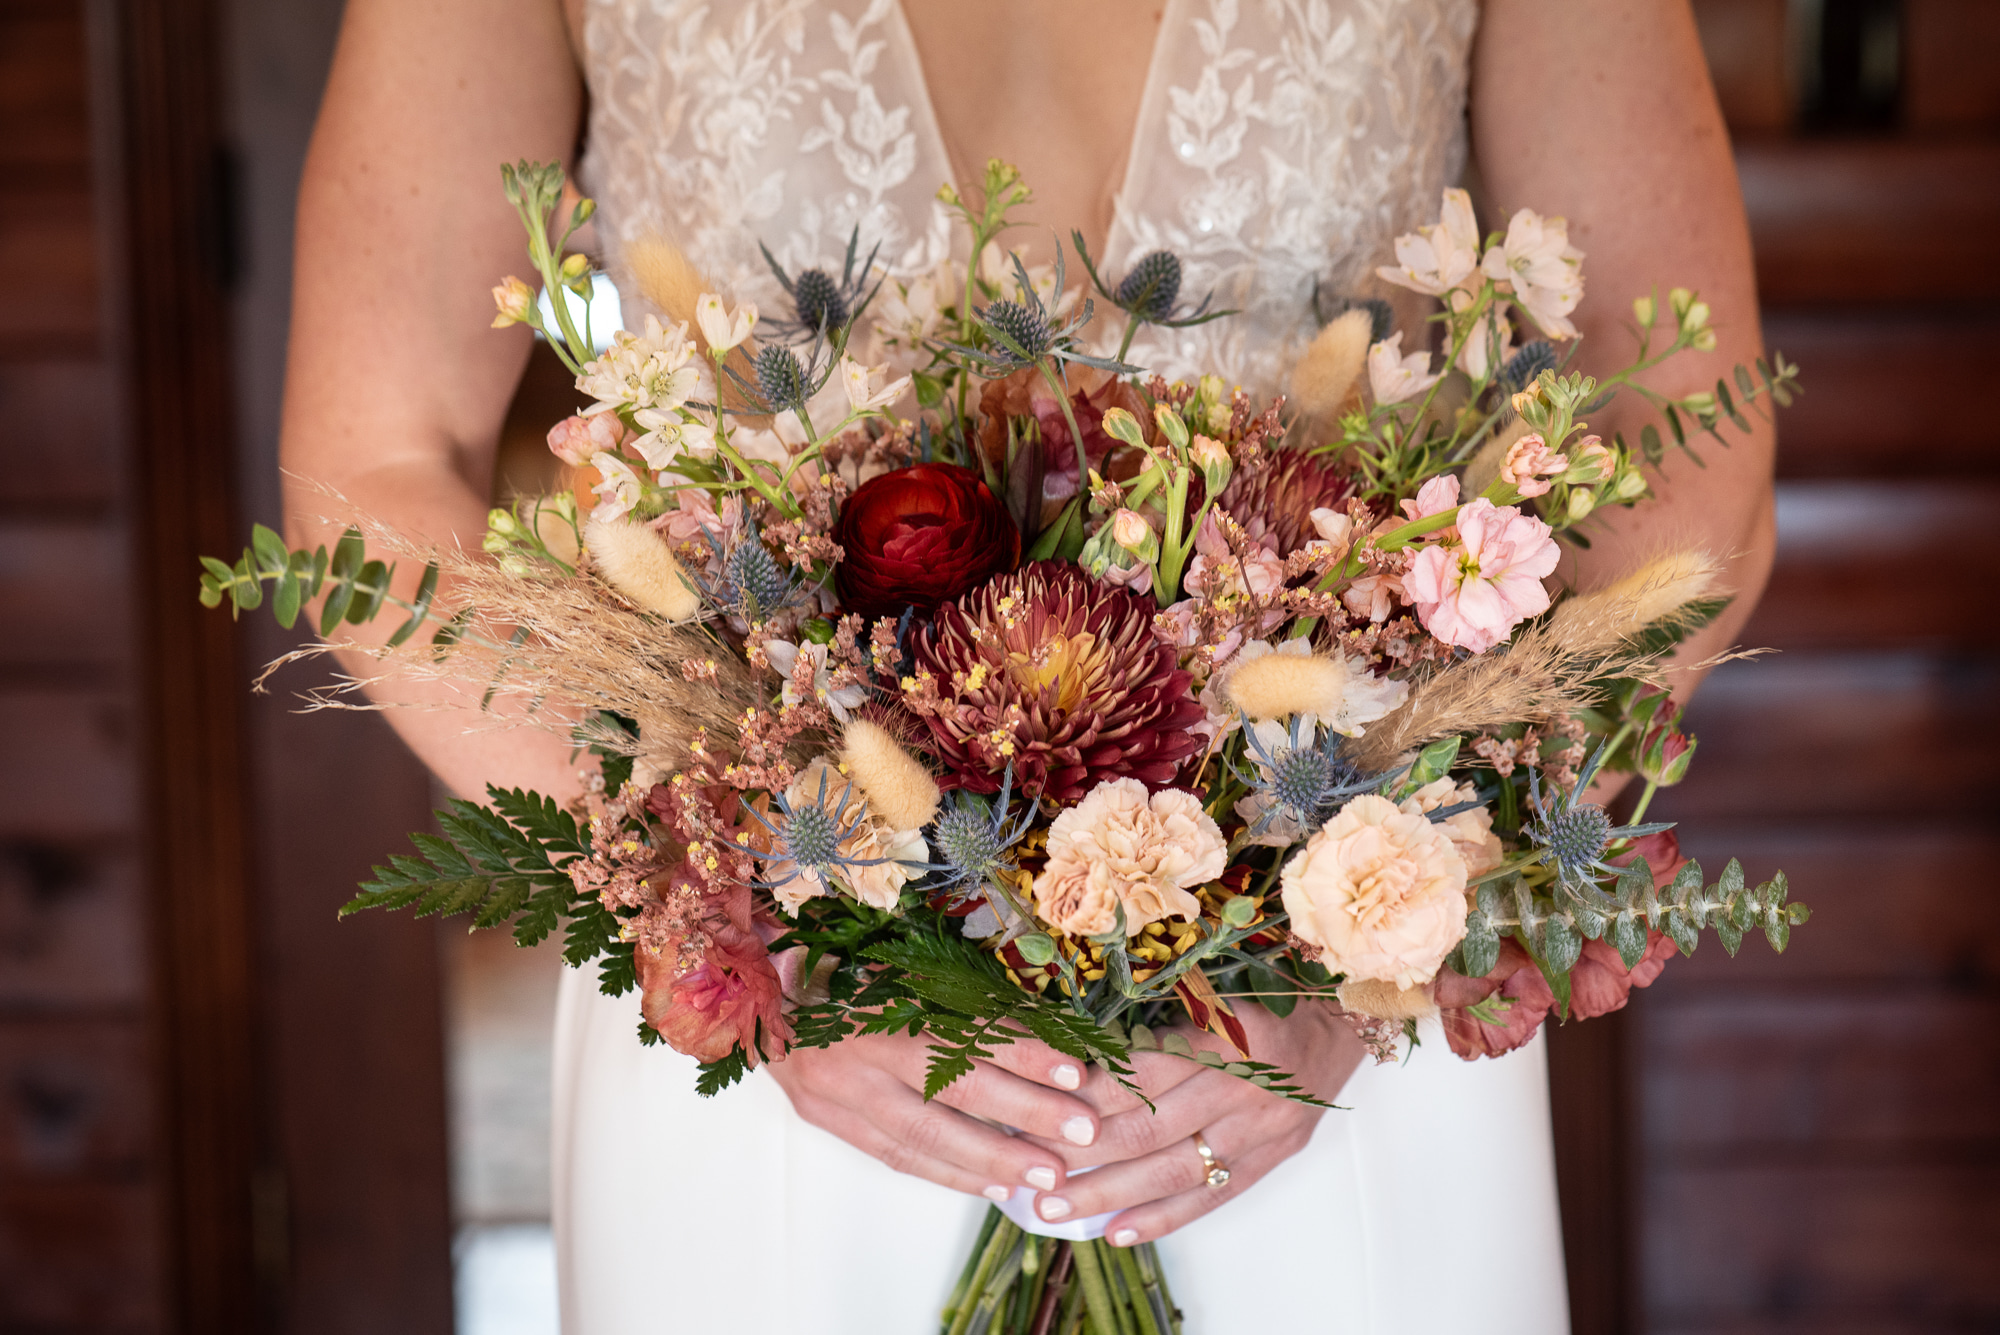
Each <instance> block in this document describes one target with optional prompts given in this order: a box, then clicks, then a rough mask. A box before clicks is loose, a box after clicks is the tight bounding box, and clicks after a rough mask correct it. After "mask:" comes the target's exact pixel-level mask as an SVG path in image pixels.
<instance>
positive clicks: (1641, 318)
mask: <svg viewBox="0 0 2000 1335" xmlns="http://www.w3.org/2000/svg"><path fill="white" fill-rule="evenodd" d="M1659 313H1660V311H1659V307H1658V306H1657V305H1656V304H1655V303H1654V301H1653V299H1652V298H1651V297H1640V298H1639V299H1638V300H1637V301H1634V302H1633V303H1632V317H1633V318H1634V319H1636V320H1637V321H1638V322H1639V327H1640V328H1641V329H1651V328H1652V327H1653V317H1655V316H1656V315H1658V314H1659Z"/></svg>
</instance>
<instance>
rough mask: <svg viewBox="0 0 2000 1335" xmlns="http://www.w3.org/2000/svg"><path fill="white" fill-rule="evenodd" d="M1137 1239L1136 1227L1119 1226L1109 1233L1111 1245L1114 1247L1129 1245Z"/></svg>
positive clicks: (1137, 1231)
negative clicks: (1115, 1230) (1119, 1227)
mask: <svg viewBox="0 0 2000 1335" xmlns="http://www.w3.org/2000/svg"><path fill="white" fill-rule="evenodd" d="M1138 1240H1139V1230H1138V1229H1136V1228H1121V1229H1119V1230H1118V1231H1117V1232H1116V1233H1113V1234H1112V1235H1111V1245H1112V1246H1114V1247H1130V1246H1131V1245H1132V1244H1133V1243H1135V1242H1137V1241H1138Z"/></svg>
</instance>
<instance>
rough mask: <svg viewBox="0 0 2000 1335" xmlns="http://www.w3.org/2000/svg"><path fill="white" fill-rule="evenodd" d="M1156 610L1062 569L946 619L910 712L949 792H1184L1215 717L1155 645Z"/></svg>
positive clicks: (994, 593) (1045, 566)
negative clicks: (1009, 780)
mask: <svg viewBox="0 0 2000 1335" xmlns="http://www.w3.org/2000/svg"><path fill="white" fill-rule="evenodd" d="M1154 611H1155V609H1154V607H1153V604H1152V602H1151V600H1150V599H1146V598H1142V597H1140V596H1139V595H1137V594H1135V593H1132V592H1130V591H1128V590H1125V589H1119V588H1113V587H1112V586H1110V585H1108V584H1101V583H1099V582H1098V581H1096V580H1093V579H1091V578H1090V577H1089V576H1088V575H1086V574H1084V573H1083V571H1081V570H1080V569H1078V568H1077V567H1076V566H1073V565H1070V564H1068V563H1067V562H1062V561H1038V562H1036V563H1035V564H1033V565H1031V566H1027V567H1025V568H1023V569H1021V570H1018V571H1015V572H1014V573H1012V574H1009V575H1002V576H1000V577H999V578H997V579H995V580H993V581H992V582H991V583H990V584H987V585H986V586H985V587H983V588H981V589H978V590H976V591H975V592H973V593H970V594H967V595H966V596H965V597H963V598H961V599H959V600H958V601H957V602H955V603H947V604H945V605H944V606H943V607H940V608H939V609H938V613H937V617H936V619H935V620H933V621H932V623H931V624H930V625H929V626H928V627H927V628H925V630H924V632H923V633H922V635H920V636H919V637H918V639H917V642H916V651H915V654H916V668H917V675H916V678H915V680H914V683H913V684H914V689H913V690H912V691H911V699H910V704H911V706H912V708H914V709H915V710H916V711H917V712H918V713H920V714H922V715H923V716H924V722H925V723H926V724H927V725H928V726H929V728H930V730H931V736H932V739H933V740H934V742H935V744H936V750H937V754H938V755H939V756H940V757H941V758H942V759H943V760H944V762H945V766H946V768H947V769H948V771H949V776H948V777H949V780H950V781H951V782H953V783H955V784H956V785H958V786H960V787H964V788H969V789H971V790H972V791H974V792H981V793H990V792H993V791H995V790H996V789H998V788H999V786H1000V778H1001V775H1002V774H1003V773H1004V772H1005V771H1006V769H1007V766H1008V765H1009V763H1011V764H1012V765H1013V767H1014V784H1015V787H1016V789H1018V790H1019V791H1022V792H1025V793H1027V794H1029V795H1030V796H1034V797H1046V798H1051V799H1053V800H1055V801H1058V802H1075V801H1076V800H1078V799H1079V798H1081V797H1082V796H1083V795H1084V794H1085V793H1086V792H1088V791H1089V790H1090V789H1091V788H1092V787H1094V786H1096V784H1097V783H1098V782H1099V781H1100V780H1103V779H1111V778H1119V777H1123V776H1130V777H1132V778H1135V779H1139V780H1140V781H1142V782H1144V783H1146V784H1148V785H1150V786H1152V787H1155V788H1158V787H1164V786H1165V785H1167V784H1170V783H1172V782H1173V779H1174V775H1175V773H1176V771H1178V770H1179V769H1180V764H1181V761H1183V760H1185V759H1186V758H1187V757H1189V756H1191V755H1193V754H1194V753H1195V752H1197V751H1199V750H1200V749H1201V746H1202V739H1201V737H1200V736H1199V735H1198V734H1195V733H1192V732H1190V731H1189V730H1188V729H1189V728H1190V727H1191V726H1192V725H1193V724H1195V723H1198V722H1200V721H1201V719H1202V718H1203V716H1204V715H1203V711H1202V707H1201V705H1200V704H1198V703H1197V702H1196V701H1195V700H1194V698H1193V696H1192V695H1191V693H1190V691H1189V682H1190V677H1189V674H1187V673H1186V672H1183V671H1181V670H1180V669H1179V668H1178V667H1177V666H1175V655H1174V652H1173V650H1172V649H1170V648H1168V647H1167V646H1166V645H1164V644H1162V643H1161V642H1160V640H1159V639H1158V638H1157V637H1155V636H1154V634H1153V616H1154Z"/></svg>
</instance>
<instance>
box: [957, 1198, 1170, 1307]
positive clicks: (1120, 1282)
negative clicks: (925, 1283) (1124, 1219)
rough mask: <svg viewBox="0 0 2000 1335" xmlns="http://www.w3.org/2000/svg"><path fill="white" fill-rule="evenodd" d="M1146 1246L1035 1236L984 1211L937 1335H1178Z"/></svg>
mask: <svg viewBox="0 0 2000 1335" xmlns="http://www.w3.org/2000/svg"><path fill="white" fill-rule="evenodd" d="M1180 1330H1181V1314H1180V1312H1179V1310H1178V1309H1177V1308H1175V1307H1174V1301H1173V1295H1172V1294H1171V1293H1170V1292H1169V1291H1168V1289H1167V1280H1166V1274H1165V1272H1164V1271H1163V1270H1162V1269H1161V1266H1160V1257H1159V1253H1158V1252H1157V1251H1156V1250H1155V1249H1154V1247H1153V1245H1152V1244H1151V1243H1141V1244H1139V1245H1138V1246H1136V1247H1113V1246H1111V1245H1109V1244H1108V1243H1106V1242H1104V1241H1103V1240H1101V1239H1088V1240H1085V1241H1080V1242H1069V1241H1063V1240H1060V1239H1056V1238H1045V1237H1037V1236H1036V1235H1035V1234H1032V1233H1029V1232H1027V1231H1025V1230H1024V1229H1022V1228H1021V1227H1020V1225H1018V1224H1016V1223H1015V1222H1014V1221H1013V1220H1011V1219H1009V1218H1007V1216H1006V1215H1004V1214H1002V1213H1001V1212H1000V1211H999V1209H998V1208H989V1209H988V1210H987V1212H986V1219H985V1222H984V1223H983V1224H982V1225H981V1227H980V1231H979V1237H978V1240H977V1241H975V1242H974V1243H973V1245H972V1254H971V1255H970V1256H969V1257H968V1258H967V1259H966V1262H965V1269H964V1271H963V1272H962V1273H961V1274H960V1275H959V1277H958V1283H957V1284H956V1285H955V1286H954V1287H953V1288H952V1291H951V1301H950V1302H948V1303H947V1304H946V1305H945V1309H944V1319H943V1324H942V1325H941V1326H940V1327H939V1332H940V1335H1180Z"/></svg>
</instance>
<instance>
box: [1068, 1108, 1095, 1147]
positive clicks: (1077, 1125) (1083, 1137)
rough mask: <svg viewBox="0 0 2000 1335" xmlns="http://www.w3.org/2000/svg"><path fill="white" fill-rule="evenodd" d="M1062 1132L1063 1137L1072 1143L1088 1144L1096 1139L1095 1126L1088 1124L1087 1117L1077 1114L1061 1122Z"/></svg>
mask: <svg viewBox="0 0 2000 1335" xmlns="http://www.w3.org/2000/svg"><path fill="white" fill-rule="evenodd" d="M1062 1134H1063V1139H1064V1140H1066V1141H1068V1142H1069V1143H1070V1144H1072V1145H1088V1144H1089V1143H1090V1142H1091V1141H1093V1140H1096V1139H1097V1128H1096V1127H1094V1126H1092V1125H1091V1124H1090V1119H1089V1118H1088V1117H1085V1116H1083V1115H1082V1114H1078V1115H1077V1116H1075V1117H1072V1118H1070V1119H1069V1120H1068V1121H1067V1122H1064V1123H1063V1124H1062Z"/></svg>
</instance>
